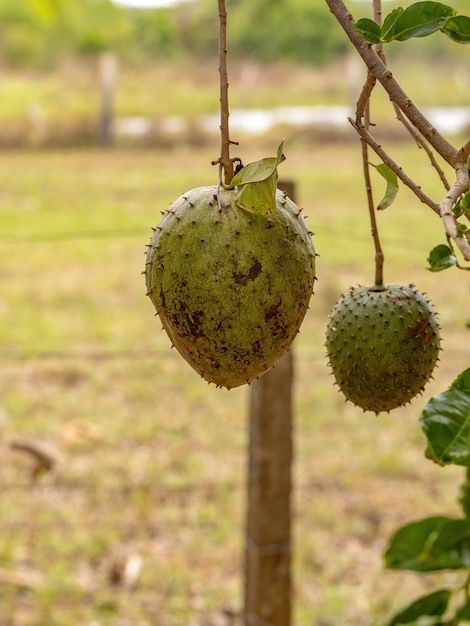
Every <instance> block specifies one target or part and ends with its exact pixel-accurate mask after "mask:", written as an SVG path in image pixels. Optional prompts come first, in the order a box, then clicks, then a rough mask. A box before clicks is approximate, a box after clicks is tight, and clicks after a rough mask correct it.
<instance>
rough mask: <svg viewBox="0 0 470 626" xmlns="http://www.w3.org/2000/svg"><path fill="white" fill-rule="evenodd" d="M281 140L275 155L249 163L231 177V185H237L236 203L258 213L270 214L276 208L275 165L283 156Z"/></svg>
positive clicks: (282, 159)
mask: <svg viewBox="0 0 470 626" xmlns="http://www.w3.org/2000/svg"><path fill="white" fill-rule="evenodd" d="M283 147H284V141H282V142H281V144H280V146H279V148H278V150H277V156H275V157H268V158H266V159H261V161H256V162H255V163H249V164H248V165H247V166H245V167H243V168H242V169H241V170H240V171H239V172H237V174H236V175H235V176H234V177H233V179H232V182H231V185H233V186H234V187H235V186H236V187H238V190H237V199H236V203H237V205H238V206H239V207H240V208H242V209H245V210H247V211H250V212H251V213H258V214H260V215H271V214H272V213H274V211H275V210H276V188H277V179H278V175H277V167H278V165H279V164H280V163H282V161H284V159H285V156H284V155H283V153H282V149H283Z"/></svg>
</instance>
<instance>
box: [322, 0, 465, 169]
mask: <svg viewBox="0 0 470 626" xmlns="http://www.w3.org/2000/svg"><path fill="white" fill-rule="evenodd" d="M325 2H326V3H327V5H328V7H329V9H330V11H331V12H332V13H333V15H334V16H335V17H336V19H337V21H338V22H339V24H340V25H341V26H342V28H343V30H344V32H345V33H346V35H347V36H348V37H349V39H350V41H351V43H352V44H353V45H354V47H355V48H356V50H357V52H358V53H359V55H360V56H361V57H362V60H363V61H364V63H365V64H366V66H367V68H368V70H369V72H370V74H372V76H374V77H375V78H376V79H377V80H378V81H379V82H380V84H381V85H382V87H383V88H384V89H385V91H386V92H387V93H388V95H389V97H390V99H391V100H392V101H393V102H395V103H396V104H397V105H398V107H399V108H400V110H401V111H402V112H403V114H404V115H405V116H406V117H407V118H408V119H409V120H410V122H411V123H412V124H413V126H415V127H416V128H417V129H418V130H419V132H420V133H421V134H422V135H423V136H424V137H425V138H426V140H427V141H428V142H429V144H430V145H431V146H432V147H433V148H434V150H435V151H436V152H437V153H438V154H440V156H441V157H442V158H443V159H444V160H445V161H446V162H447V163H449V165H451V166H452V167H455V165H456V163H457V161H458V160H459V159H460V158H461V156H462V155H461V154H460V152H458V151H457V150H456V148H454V146H452V144H450V143H449V142H448V141H447V140H446V139H444V137H442V135H441V134H440V133H438V131H437V130H436V129H435V128H434V126H432V124H431V123H430V122H429V120H428V119H427V118H426V117H425V116H424V115H423V113H422V112H421V111H420V110H419V109H418V108H417V107H416V106H415V105H414V104H413V102H412V101H411V99H410V98H409V97H408V96H407V94H406V93H405V92H404V91H403V89H402V88H401V86H400V85H399V84H398V83H397V81H396V80H395V78H394V77H393V74H392V72H391V71H390V70H389V69H388V68H387V66H386V65H385V63H384V62H383V61H382V59H381V58H380V56H379V55H378V54H377V52H375V50H374V49H373V48H372V47H371V45H370V44H368V43H367V42H366V41H365V40H364V39H363V38H362V37H361V35H360V34H359V33H358V32H356V30H354V28H353V25H352V23H353V17H352V15H351V13H350V12H349V11H348V9H347V8H346V6H345V4H344V2H343V1H342V0H325ZM462 150H463V149H462ZM468 150H469V151H470V145H469V146H468ZM464 152H465V151H464ZM467 156H468V155H467ZM465 158H466V157H465Z"/></svg>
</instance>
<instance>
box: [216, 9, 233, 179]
mask: <svg viewBox="0 0 470 626" xmlns="http://www.w3.org/2000/svg"><path fill="white" fill-rule="evenodd" d="M219 75H220V135H221V149H220V163H221V164H222V167H223V168H224V178H225V184H226V185H230V183H231V181H232V178H233V161H232V160H231V159H230V144H231V143H232V142H231V141H230V136H229V127H228V118H229V106H228V73H227V10H226V8H225V0H219Z"/></svg>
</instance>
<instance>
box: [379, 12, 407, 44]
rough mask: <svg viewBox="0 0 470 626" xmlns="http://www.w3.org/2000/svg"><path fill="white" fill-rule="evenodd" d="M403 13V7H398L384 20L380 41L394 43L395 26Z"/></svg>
mask: <svg viewBox="0 0 470 626" xmlns="http://www.w3.org/2000/svg"><path fill="white" fill-rule="evenodd" d="M402 13H403V9H402V7H398V8H396V9H393V11H392V12H391V13H389V14H388V15H387V16H386V18H385V19H384V23H383V24H382V28H381V30H380V40H381V41H383V42H387V41H392V40H393V38H394V36H395V25H396V22H397V19H398V18H399V17H400V15H401V14H402Z"/></svg>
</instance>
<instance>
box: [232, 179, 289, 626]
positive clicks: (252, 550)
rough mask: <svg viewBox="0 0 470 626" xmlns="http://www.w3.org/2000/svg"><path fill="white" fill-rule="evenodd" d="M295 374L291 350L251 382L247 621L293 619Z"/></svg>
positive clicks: (248, 624) (283, 184)
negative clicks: (293, 427) (292, 520)
mask: <svg viewBox="0 0 470 626" xmlns="http://www.w3.org/2000/svg"><path fill="white" fill-rule="evenodd" d="M278 186H279V188H280V189H283V190H284V191H287V193H288V195H289V197H290V198H291V199H292V200H294V201H295V198H294V184H293V183H292V182H290V181H280V182H279V184H278ZM293 378H294V358H293V355H292V352H291V350H289V352H287V354H285V355H284V356H283V357H282V358H281V359H280V360H279V361H278V362H277V364H276V366H275V367H274V368H272V369H271V370H269V371H268V372H266V374H264V375H263V376H261V377H260V378H259V379H258V380H256V381H254V382H253V383H252V385H251V387H250V433H249V451H248V455H249V462H248V487H247V491H248V499H247V500H248V501H247V516H246V539H245V598H244V626H290V624H291V611H292V606H291V604H292V600H291V595H292V592H291V582H292V581H291V489H292V472H291V466H292V459H293V445H292V426H293V419H292V412H293V411H292V400H293V389H292V388H293Z"/></svg>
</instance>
